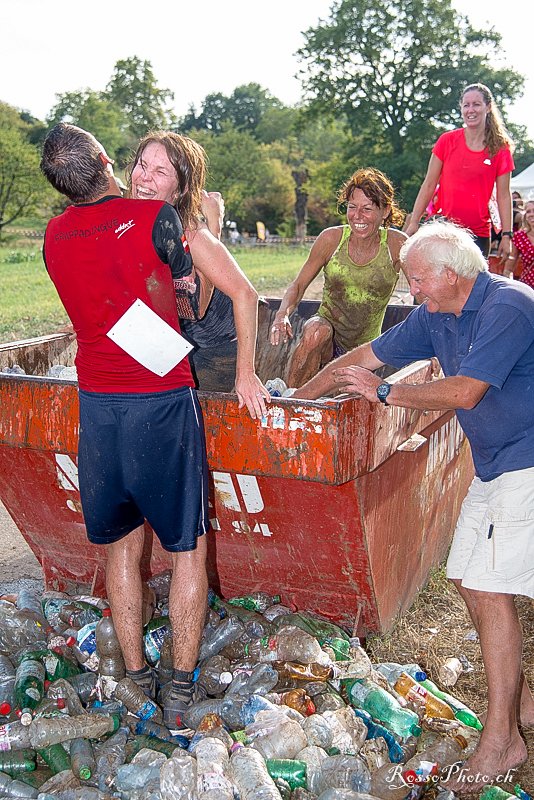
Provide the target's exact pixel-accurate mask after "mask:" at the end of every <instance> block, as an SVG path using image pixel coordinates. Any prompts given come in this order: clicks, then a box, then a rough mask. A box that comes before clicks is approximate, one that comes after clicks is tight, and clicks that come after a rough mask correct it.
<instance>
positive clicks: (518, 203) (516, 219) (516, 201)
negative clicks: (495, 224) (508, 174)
mask: <svg viewBox="0 0 534 800" xmlns="http://www.w3.org/2000/svg"><path fill="white" fill-rule="evenodd" d="M524 211H525V209H524V205H523V198H522V197H521V193H520V192H517V191H516V192H512V216H513V225H512V228H513V230H514V233H515V232H516V231H518V230H519V228H520V227H521V225H522V224H523V213H524Z"/></svg>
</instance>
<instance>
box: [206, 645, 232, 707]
mask: <svg viewBox="0 0 534 800" xmlns="http://www.w3.org/2000/svg"><path fill="white" fill-rule="evenodd" d="M232 680H233V676H232V673H231V671H230V661H229V659H227V658H225V657H224V656H223V655H221V654H220V653H219V654H217V655H215V656H210V658H207V659H206V660H205V661H204V662H202V664H201V665H200V672H199V676H198V682H199V684H200V685H201V686H203V687H204V689H205V690H206V692H207V693H208V694H209V695H211V696H212V697H219V696H220V695H221V694H223V693H224V692H225V691H226V689H227V688H228V686H229V685H230V684H231V683H232Z"/></svg>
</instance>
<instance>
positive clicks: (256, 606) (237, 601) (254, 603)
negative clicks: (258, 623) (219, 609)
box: [227, 592, 282, 614]
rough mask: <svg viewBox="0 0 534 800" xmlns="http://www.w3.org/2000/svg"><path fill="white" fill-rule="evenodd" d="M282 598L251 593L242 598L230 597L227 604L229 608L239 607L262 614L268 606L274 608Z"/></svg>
mask: <svg viewBox="0 0 534 800" xmlns="http://www.w3.org/2000/svg"><path fill="white" fill-rule="evenodd" d="M281 599H282V598H281V597H280V595H279V594H274V595H271V594H267V592H252V593H251V594H245V595H243V596H242V597H230V599H229V600H227V603H228V604H229V605H231V606H241V608H246V609H248V610H249V611H257V612H259V613H260V614H263V612H264V611H266V610H267V609H268V608H269V607H270V606H274V605H276V604H278V603H279V602H280V600H281Z"/></svg>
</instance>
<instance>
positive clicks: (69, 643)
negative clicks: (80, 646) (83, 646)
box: [65, 636, 78, 647]
mask: <svg viewBox="0 0 534 800" xmlns="http://www.w3.org/2000/svg"><path fill="white" fill-rule="evenodd" d="M77 643H78V640H77V638H76V637H75V636H69V638H68V639H67V640H66V642H65V644H66V645H67V646H68V647H74V645H75V644H77Z"/></svg>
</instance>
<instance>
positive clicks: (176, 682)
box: [163, 669, 198, 733]
mask: <svg viewBox="0 0 534 800" xmlns="http://www.w3.org/2000/svg"><path fill="white" fill-rule="evenodd" d="M194 674H195V673H194V672H182V671H181V670H177V669H175V670H174V672H173V678H172V683H171V684H170V686H169V684H167V686H166V689H167V691H166V692H165V700H164V705H163V723H164V725H166V727H167V728H168V729H169V730H170V731H171V733H174V732H177V733H184V732H186V731H188V730H189V729H188V727H187V725H186V724H185V722H184V721H183V718H182V717H183V714H184V712H185V711H187V709H188V708H189V706H191V705H193V703H195V702H197V700H198V692H197V684H196V683H195V682H194Z"/></svg>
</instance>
